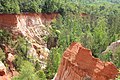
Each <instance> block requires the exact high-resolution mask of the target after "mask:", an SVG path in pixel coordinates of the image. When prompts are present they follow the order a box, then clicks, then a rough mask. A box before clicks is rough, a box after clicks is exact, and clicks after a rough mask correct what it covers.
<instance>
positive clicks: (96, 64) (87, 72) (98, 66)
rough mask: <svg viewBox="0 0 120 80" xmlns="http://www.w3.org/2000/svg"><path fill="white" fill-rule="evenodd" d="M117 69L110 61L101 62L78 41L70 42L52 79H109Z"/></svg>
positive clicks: (115, 73)
mask: <svg viewBox="0 0 120 80" xmlns="http://www.w3.org/2000/svg"><path fill="white" fill-rule="evenodd" d="M117 75H118V70H117V68H116V67H115V65H114V64H112V63H111V62H102V61H100V59H98V58H94V57H93V56H92V52H91V51H90V50H88V49H86V48H84V47H83V46H82V45H81V44H79V43H75V42H74V43H72V44H71V45H70V47H69V48H68V49H67V50H66V51H65V52H64V54H63V58H62V60H61V63H60V66H59V69H58V72H57V75H56V77H55V79H54V80H109V79H115V77H117Z"/></svg>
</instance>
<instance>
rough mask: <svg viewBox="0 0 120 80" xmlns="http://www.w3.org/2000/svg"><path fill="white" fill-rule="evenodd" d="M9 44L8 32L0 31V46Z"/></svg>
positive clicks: (9, 36)
mask: <svg viewBox="0 0 120 80" xmlns="http://www.w3.org/2000/svg"><path fill="white" fill-rule="evenodd" d="M9 42H11V34H10V32H9V31H7V30H2V29H0V44H9Z"/></svg>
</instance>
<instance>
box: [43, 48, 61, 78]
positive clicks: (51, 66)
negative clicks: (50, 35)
mask: <svg viewBox="0 0 120 80" xmlns="http://www.w3.org/2000/svg"><path fill="white" fill-rule="evenodd" d="M60 51H61V50H60V49H59V48H53V49H52V50H51V53H50V56H49V58H48V61H47V68H46V70H45V73H46V77H47V79H52V78H53V77H54V75H55V74H56V72H57V69H58V66H59V63H60V58H61V54H60V53H58V52H60ZM61 53H62V52H61Z"/></svg>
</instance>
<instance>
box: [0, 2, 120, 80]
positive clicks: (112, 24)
mask: <svg viewBox="0 0 120 80" xmlns="http://www.w3.org/2000/svg"><path fill="white" fill-rule="evenodd" d="M0 12H1V13H11V14H13V13H22V12H36V13H39V12H44V13H52V12H58V13H60V14H61V15H60V17H59V18H58V19H56V20H54V21H53V22H52V24H51V25H52V33H51V35H50V36H53V37H56V36H57V37H58V45H57V47H56V48H52V49H51V50H50V51H51V53H50V55H49V58H48V61H47V68H46V69H45V70H40V68H38V66H39V64H38V63H37V62H36V63H33V62H31V61H30V60H29V59H28V58H27V56H26V52H27V50H28V48H29V43H28V42H27V41H26V40H25V39H24V37H21V36H20V37H19V38H18V39H17V40H16V41H17V43H15V42H16V41H13V40H12V36H11V34H10V33H9V32H6V31H4V30H0V43H5V44H9V45H11V46H12V47H14V48H15V50H16V53H17V56H16V60H15V62H14V63H15V64H16V69H17V70H18V71H19V72H20V73H21V74H20V76H18V77H15V78H14V79H13V80H46V79H52V78H53V76H54V75H55V73H56V72H57V69H58V66H59V63H60V59H61V57H62V53H63V52H64V50H65V49H66V48H67V47H68V46H69V45H70V43H71V42H74V41H77V42H80V43H82V44H83V45H84V46H85V47H87V48H89V49H91V50H92V52H93V55H94V56H95V57H99V58H101V59H102V60H105V61H112V62H113V63H114V64H115V65H116V66H117V67H118V68H120V51H119V49H118V51H117V52H116V53H111V52H109V54H107V55H102V54H101V53H102V52H103V51H104V50H105V49H106V47H107V46H108V45H109V44H110V43H111V42H114V41H117V40H119V39H120V33H119V32H120V25H119V24H120V23H119V22H120V17H119V15H120V0H87V1H85V0H15V1H14V0H1V1H0ZM80 13H85V14H86V15H85V16H82V15H81V16H80ZM1 53H3V52H1ZM113 54H114V55H113ZM111 55H112V56H113V57H115V58H114V59H112V58H111ZM0 59H1V60H2V61H3V60H4V56H3V54H1V55H0ZM26 64H29V66H28V65H26ZM28 67H29V69H28ZM27 72H29V73H27ZM119 79H120V78H119ZM119 79H117V80H119Z"/></svg>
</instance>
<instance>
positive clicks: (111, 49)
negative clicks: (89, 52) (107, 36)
mask: <svg viewBox="0 0 120 80" xmlns="http://www.w3.org/2000/svg"><path fill="white" fill-rule="evenodd" d="M119 48H120V40H118V41H116V42H112V43H111V44H110V45H109V46H108V47H107V49H106V50H105V51H104V52H102V53H103V54H105V53H108V52H112V53H115V52H116V51H117V50H118V49H119Z"/></svg>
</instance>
